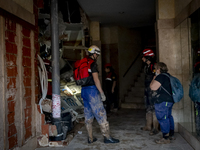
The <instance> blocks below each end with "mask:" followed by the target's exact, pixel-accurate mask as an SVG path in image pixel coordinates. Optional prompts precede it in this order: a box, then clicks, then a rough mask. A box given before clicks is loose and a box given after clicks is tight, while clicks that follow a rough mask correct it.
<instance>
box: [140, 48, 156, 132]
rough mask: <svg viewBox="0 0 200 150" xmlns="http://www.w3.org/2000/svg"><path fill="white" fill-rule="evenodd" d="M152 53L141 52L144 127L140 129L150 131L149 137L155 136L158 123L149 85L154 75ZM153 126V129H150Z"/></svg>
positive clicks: (147, 51) (150, 51) (146, 50)
mask: <svg viewBox="0 0 200 150" xmlns="http://www.w3.org/2000/svg"><path fill="white" fill-rule="evenodd" d="M154 56H155V55H154V52H153V51H152V50H151V49H149V48H147V49H144V50H143V57H142V61H143V62H144V63H145V67H144V73H145V93H144V100H145V107H146V125H145V126H144V127H142V128H141V130H143V131H150V133H149V135H155V134H157V133H158V132H159V129H158V127H159V123H158V120H157V118H156V115H155V109H154V102H153V101H152V99H151V97H152V96H151V94H152V92H151V89H150V87H149V86H150V83H151V81H152V80H153V77H154V75H155V68H154V65H155V61H154ZM152 126H153V128H152Z"/></svg>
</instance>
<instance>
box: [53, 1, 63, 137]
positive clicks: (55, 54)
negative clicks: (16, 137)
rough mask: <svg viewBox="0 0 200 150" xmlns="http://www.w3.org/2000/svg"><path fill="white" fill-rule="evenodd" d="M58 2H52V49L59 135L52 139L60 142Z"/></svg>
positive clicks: (56, 120) (54, 122)
mask: <svg viewBox="0 0 200 150" xmlns="http://www.w3.org/2000/svg"><path fill="white" fill-rule="evenodd" d="M58 32H59V30H58V0H51V49H52V101H53V106H52V116H53V120H52V122H53V124H54V125H56V127H57V132H58V135H57V136H56V137H54V138H52V139H53V140H54V141H60V140H62V138H63V131H62V125H61V106H60V105H61V101H60V64H59V41H58V34H59V33H58Z"/></svg>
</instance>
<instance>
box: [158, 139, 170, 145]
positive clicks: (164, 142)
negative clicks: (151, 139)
mask: <svg viewBox="0 0 200 150" xmlns="http://www.w3.org/2000/svg"><path fill="white" fill-rule="evenodd" d="M156 143H157V144H169V143H170V140H169V139H165V138H162V139H160V140H156Z"/></svg>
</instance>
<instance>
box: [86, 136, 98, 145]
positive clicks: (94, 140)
mask: <svg viewBox="0 0 200 150" xmlns="http://www.w3.org/2000/svg"><path fill="white" fill-rule="evenodd" d="M96 141H97V138H95V137H94V138H93V140H91V139H90V138H88V143H89V144H91V143H94V142H96Z"/></svg>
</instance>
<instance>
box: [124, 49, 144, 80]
mask: <svg viewBox="0 0 200 150" xmlns="http://www.w3.org/2000/svg"><path fill="white" fill-rule="evenodd" d="M141 54H142V51H140V52H139V53H138V55H137V57H136V58H135V59H134V60H133V62H132V63H131V65H130V66H129V68H128V69H127V70H126V72H125V73H124V75H123V78H124V77H125V76H126V75H127V73H128V72H129V70H130V69H131V67H132V66H133V65H134V63H135V62H136V61H137V59H138V58H139V57H140V56H141Z"/></svg>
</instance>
